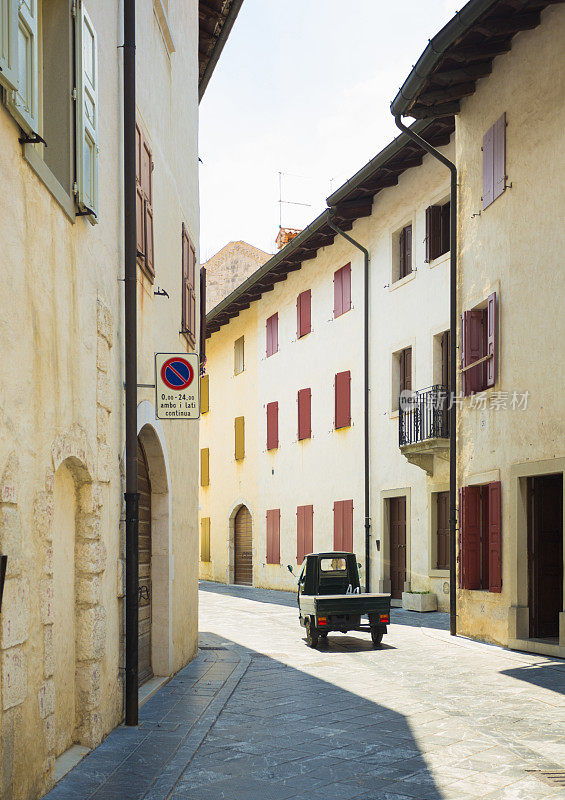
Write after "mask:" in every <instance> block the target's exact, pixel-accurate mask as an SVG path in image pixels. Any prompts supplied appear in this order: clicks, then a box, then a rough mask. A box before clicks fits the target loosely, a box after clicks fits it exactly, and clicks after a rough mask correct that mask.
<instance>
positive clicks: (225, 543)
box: [200, 145, 454, 608]
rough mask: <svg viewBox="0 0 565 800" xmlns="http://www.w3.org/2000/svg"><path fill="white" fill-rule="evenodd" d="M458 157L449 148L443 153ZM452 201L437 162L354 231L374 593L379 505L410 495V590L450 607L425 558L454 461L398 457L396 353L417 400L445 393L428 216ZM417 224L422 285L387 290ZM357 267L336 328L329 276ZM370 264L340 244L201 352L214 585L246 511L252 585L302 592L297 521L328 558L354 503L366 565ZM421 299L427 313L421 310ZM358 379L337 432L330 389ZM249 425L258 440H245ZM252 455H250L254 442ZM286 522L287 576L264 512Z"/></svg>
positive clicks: (444, 267)
mask: <svg viewBox="0 0 565 800" xmlns="http://www.w3.org/2000/svg"><path fill="white" fill-rule="evenodd" d="M444 151H445V152H446V153H447V154H448V155H450V154H451V155H453V153H454V147H453V145H449V146H448V147H446V148H444ZM448 195H449V174H448V172H447V170H445V169H444V168H443V167H441V165H438V164H437V162H435V161H434V160H433V159H431V158H429V157H426V158H425V159H424V162H423V164H422V166H420V167H418V168H414V169H410V170H408V171H407V172H406V173H404V174H403V175H402V176H401V177H400V180H399V184H398V186H396V187H393V188H389V189H386V190H384V191H383V192H381V193H380V194H379V195H378V196H377V197H376V199H375V203H374V207H373V213H372V215H371V216H370V217H367V218H364V219H360V220H358V221H357V222H356V223H355V225H354V227H353V230H352V231H351V234H352V235H353V236H354V237H355V238H357V239H358V241H360V242H361V243H363V244H367V246H368V247H369V250H370V256H371V264H370V286H369V290H370V303H371V311H370V314H371V329H370V363H371V375H370V385H371V395H370V396H371V400H370V402H371V427H370V436H371V504H372V508H371V518H372V533H371V583H372V587H373V588H374V589H378V588H379V587H380V588H382V589H386V590H388V589H389V588H390V587H389V581H388V565H387V564H386V563H385V561H386V548H385V547H382V548H381V549H380V550H377V548H376V544H375V543H376V541H377V540H386V539H387V537H388V527H386V526H385V525H384V521H383V514H384V507H385V495H387V496H388V495H390V493H395V490H396V492H397V493H398V494H402V493H408V494H409V495H410V502H409V504H408V513H409V515H410V516H409V525H408V527H409V530H408V537H409V539H408V544H409V547H408V553H409V555H408V564H407V566H408V574H407V581H408V583H410V585H411V587H412V588H413V589H417V590H428V589H429V590H432V591H434V592H436V593H437V595H438V600H439V603H440V606H441V607H442V608H445V607H446V601H447V594H446V593H445V591H444V582H445V581H446V580H447V579H448V576H447V575H446V574H445V573H443V572H441V573H440V572H437V571H434V570H433V569H432V562H431V556H430V542H431V535H432V534H431V522H432V521H431V518H430V515H429V507H430V498H431V492H432V491H440V490H445V489H446V488H447V486H446V483H447V481H448V477H447V462H445V461H443V460H442V459H438V458H436V459H435V465H434V466H435V469H434V475H433V477H432V478H428V477H427V476H426V473H425V472H424V471H423V470H422V469H420V468H419V467H417V466H414V465H412V464H409V463H408V461H407V460H406V458H405V457H404V456H403V455H402V454H401V452H400V450H399V447H398V415H397V414H393V413H391V401H392V393H393V388H392V353H393V352H395V351H396V350H398V349H399V348H400V347H404V346H406V345H412V346H413V348H414V367H413V369H414V375H415V378H414V383H413V386H414V388H415V389H421V388H424V387H427V386H429V385H431V384H432V383H434V382H438V377H437V366H438V365H437V353H435V354H434V349H433V337H434V335H436V334H438V333H440V332H442V331H443V330H445V329H446V328H447V327H448V324H449V312H448V268H449V263H448V261H449V256H448V255H445V256H443V257H441V258H439V259H437V260H436V261H435V262H433V264H431V265H428V264H425V263H424V260H425V247H424V244H423V240H424V236H425V209H426V208H427V206H429V205H430V204H432V203H436V202H440V201H443V200H444V199H446V198H447V197H448ZM408 222H412V224H413V242H414V267H415V271H414V273H413V274H412V275H411V276H410V277H409V278H408V279H406V280H405V281H403V282H399V284H397V285H396V286H395V287H394V288H391V286H390V284H391V278H392V262H393V256H392V237H393V234H394V233H395V232H396V231H397V230H398V229H399V228H400V227H401V226H403V225H405V224H407V223H408ZM348 262H351V279H352V289H351V297H352V308H351V310H350V311H348V312H347V313H345V314H343V315H342V316H340V317H338V318H337V319H334V318H333V275H334V272H335V270H337V269H339V268H340V267H342V266H343V265H344V264H347V263H348ZM363 268H364V267H363V257H362V254H361V253H360V252H359V251H358V250H357V249H355V248H353V247H352V246H351V245H350V244H349V243H347V242H346V241H345V240H344V239H342V238H341V237H336V239H335V240H334V243H333V244H332V245H331V246H328V247H325V248H322V249H321V250H319V251H318V254H317V256H316V257H315V258H313V259H310V260H308V261H305V262H304V263H303V265H302V268H301V269H300V270H297V271H295V272H291V273H290V274H289V275H288V277H287V279H286V280H285V281H282V282H280V283H277V284H276V285H275V287H274V289H273V291H270V292H267V293H265V294H264V295H263V297H262V298H261V299H260V300H259V301H257V302H255V303H253V304H252V305H251V307H250V308H249V309H248V310H245V311H242V312H241V313H240V314H239V315H238V316H237V317H235V318H234V319H232V320H231V321H230V322H229V324H227V325H225V326H223V327H222V328H220V330H219V331H218V332H216V333H214V334H213V335H212V336H211V337H210V338H209V339H208V342H207V372H208V373H209V376H210V377H209V380H210V412H209V413H208V414H206V415H204V417H203V418H202V421H201V442H200V445H201V447H209V448H210V486H209V487H206V488H201V490H200V504H201V509H200V516H201V518H202V517H210V520H211V534H210V537H211V547H210V551H211V562H209V563H201V565H200V576H201V577H202V578H207V579H210V580H216V581H226V580H230V579H233V575H231V576H230V572H229V569H228V566H229V557H228V553H229V547H230V528H229V519H230V514H231V513H232V511H233V509H234V508H236V507H237V505H238V504H239V503H240V502H244V501H245V498H248V504H250V506H249V507H250V510H251V512H252V515H253V557H254V573H253V575H254V585H256V586H263V587H269V588H277V589H287V590H294V588H295V579H294V578H293V577H292V576H291V575H290V573H289V572H288V570H287V568H286V566H287V564H292V565H294V566H296V509H297V506H299V505H309V504H312V505H313V506H314V530H313V539H314V549H315V550H324V549H332V548H333V504H334V501H336V500H346V499H353V507H354V510H353V530H354V550H355V552H356V553H357V555H358V558H359V561H360V562H361V563H363V569H362V570H361V573H362V580H363V581H364V561H365V558H364V553H365V544H364V542H365V529H364V494H363V486H364V473H363V331H362V324H363V323H362V321H363ZM306 289H310V290H311V297H312V311H311V317H312V331H311V333H310V334H308V335H307V336H305V337H303V338H301V339H299V340H297V337H296V298H297V295H298V294H299V293H300V292H302V291H304V290H306ZM423 298H425V302H424V300H423ZM275 312H277V313H278V315H279V333H278V340H279V352H277V353H276V354H275V355H273V356H271V357H269V358H266V355H265V347H266V332H265V331H266V320H267V318H268V317H270V316H271V315H272V314H274V313H275ZM241 335H245V342H246V373H247V374H245V373H244V374H243V375H239V376H235V377H234V376H233V346H234V341H235V340H236V339H237V338H238V337H239V336H241ZM345 370H350V371H351V418H352V425H351V427H350V428H346V429H344V430H338V431H335V430H334V376H335V374H336V373H338V372H341V371H345ZM303 388H310V389H311V391H312V438H311V439H309V440H305V441H302V442H299V441H297V392H298V390H299V389H303ZM273 401H278V403H279V447H278V448H277V449H276V450H275V451H270V452H269V451H267V450H266V406H267V404H268V403H270V402H273ZM238 415H244V416H245V419H246V458H245V462H244V463H243V464H242V465H239V464H236V463H235V462H234V458H233V419H234V417H236V416H238ZM248 420H252V421H253V424H256V426H257V427H256V429H255V428H253V432H252V434H251V437H253V438H250V439H249V440H247V430H248ZM253 441H254V442H255V448H254V449H253V447H252V442H253ZM276 508H278V509H280V512H281V522H280V524H281V529H280V540H281V559H280V565H270V564H266V512H267V510H268V509H276Z"/></svg>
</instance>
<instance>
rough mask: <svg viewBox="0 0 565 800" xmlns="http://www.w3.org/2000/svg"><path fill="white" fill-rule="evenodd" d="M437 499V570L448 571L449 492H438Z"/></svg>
mask: <svg viewBox="0 0 565 800" xmlns="http://www.w3.org/2000/svg"><path fill="white" fill-rule="evenodd" d="M436 498H437V532H436V537H437V538H436V545H437V563H436V568H437V569H449V492H438V493H437V495H436Z"/></svg>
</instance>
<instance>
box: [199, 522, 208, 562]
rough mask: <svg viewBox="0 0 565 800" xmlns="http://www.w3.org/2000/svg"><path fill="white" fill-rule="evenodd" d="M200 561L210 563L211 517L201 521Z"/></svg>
mask: <svg viewBox="0 0 565 800" xmlns="http://www.w3.org/2000/svg"><path fill="white" fill-rule="evenodd" d="M200 561H210V517H202V519H201V520H200Z"/></svg>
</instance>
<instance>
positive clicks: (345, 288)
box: [341, 264, 351, 314]
mask: <svg viewBox="0 0 565 800" xmlns="http://www.w3.org/2000/svg"><path fill="white" fill-rule="evenodd" d="M341 271H342V278H341V296H342V311H341V313H342V314H345V312H346V311H349V310H350V309H351V264H346V265H345V267H342V268H341Z"/></svg>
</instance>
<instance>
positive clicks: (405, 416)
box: [398, 385, 449, 475]
mask: <svg viewBox="0 0 565 800" xmlns="http://www.w3.org/2000/svg"><path fill="white" fill-rule="evenodd" d="M448 408H449V403H448V391H447V389H446V387H445V386H440V385H436V386H430V387H429V388H427V389H421V390H420V391H419V392H413V393H412V394H410V395H409V396H407V397H401V398H400V403H399V412H398V444H399V447H400V451H401V453H402V454H403V455H404V456H405V457H406V459H407V460H408V461H409V462H410V463H411V464H416V466H418V467H420V468H421V469H423V470H425V472H426V473H427V474H428V475H433V472H434V456H437V457H439V458H443V459H445V460H449V413H448Z"/></svg>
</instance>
